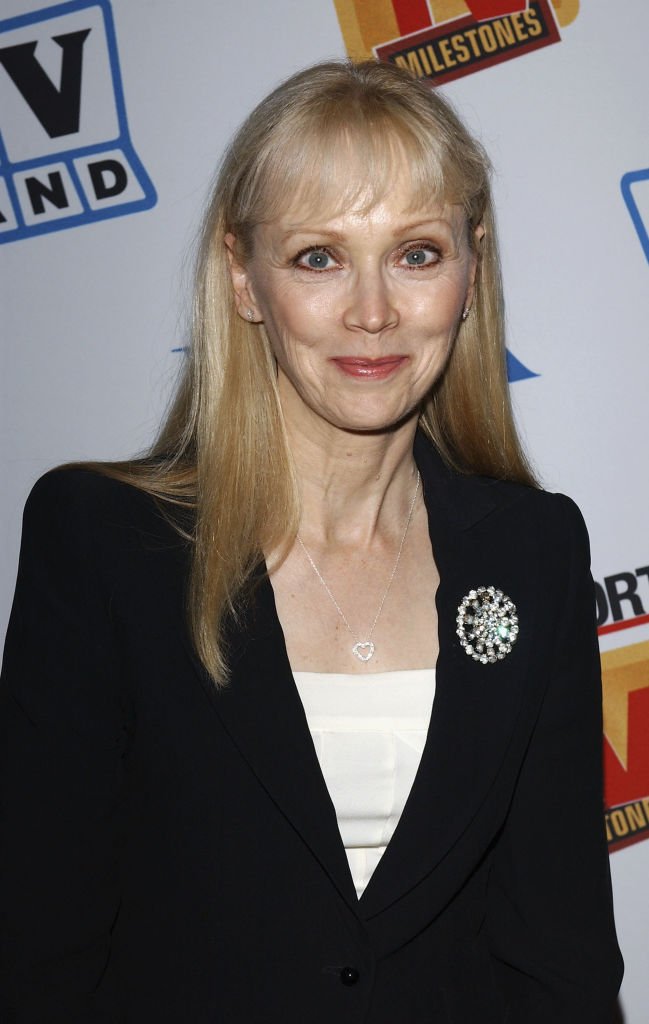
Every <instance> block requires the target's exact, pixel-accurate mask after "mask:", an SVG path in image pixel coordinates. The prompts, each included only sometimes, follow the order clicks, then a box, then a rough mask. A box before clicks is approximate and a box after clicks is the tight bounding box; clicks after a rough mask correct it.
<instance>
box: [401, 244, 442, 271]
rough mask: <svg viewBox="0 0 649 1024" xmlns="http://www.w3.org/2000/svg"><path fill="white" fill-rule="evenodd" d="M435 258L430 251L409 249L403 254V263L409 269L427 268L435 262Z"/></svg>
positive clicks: (435, 254) (434, 254)
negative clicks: (404, 262)
mask: <svg viewBox="0 0 649 1024" xmlns="http://www.w3.org/2000/svg"><path fill="white" fill-rule="evenodd" d="M436 256H437V253H435V252H434V251H433V250H432V249H424V248H420V249H410V250H409V251H408V252H407V253H406V254H405V261H406V265H407V266H409V267H427V266H430V264H431V263H434V262H435V261H436Z"/></svg>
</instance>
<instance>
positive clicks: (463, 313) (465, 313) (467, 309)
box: [462, 306, 471, 321]
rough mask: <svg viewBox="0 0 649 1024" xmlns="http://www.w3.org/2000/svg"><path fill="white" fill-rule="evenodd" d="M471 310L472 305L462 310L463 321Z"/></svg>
mask: <svg viewBox="0 0 649 1024" xmlns="http://www.w3.org/2000/svg"><path fill="white" fill-rule="evenodd" d="M470 312H471V308H470V306H466V307H465V308H464V310H463V312H462V320H463V321H464V320H466V319H467V317H468V315H469V313H470Z"/></svg>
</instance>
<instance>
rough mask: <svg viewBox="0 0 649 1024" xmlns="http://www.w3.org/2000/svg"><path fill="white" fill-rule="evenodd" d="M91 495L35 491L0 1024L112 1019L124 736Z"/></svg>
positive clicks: (28, 513)
mask: <svg viewBox="0 0 649 1024" xmlns="http://www.w3.org/2000/svg"><path fill="white" fill-rule="evenodd" d="M89 481H90V484H89ZM88 487H89V488H90V491H91V492H92V493H93V494H94V492H95V488H96V484H94V483H92V474H89V473H84V472H76V471H62V472H61V471H59V472H54V473H51V474H48V475H47V476H46V477H44V478H43V479H42V480H41V481H39V483H38V484H37V485H36V487H35V488H34V490H33V492H32V494H31V496H30V498H29V500H28V502H27V505H26V509H25V514H24V521H23V539H22V546H21V554H20V562H19V571H18V582H17V588H16V594H15V598H14V604H13V608H12V614H11V619H10V624H9V630H8V634H7V641H6V647H5V657H4V664H3V670H2V677H1V685H0V816H1V829H2V832H1V835H2V839H1V845H0V964H1V967H0V1019H1V1020H3V1021H14V1022H16V1024H31V1022H34V1024H36V1022H38V1024H50V1022H52V1024H53V1022H54V1021H56V1022H60V1021H61V1022H62V1021H65V1022H66V1024H82V1022H83V1024H98V1022H99V1021H104V1020H107V1019H108V1018H105V1017H103V1016H102V1015H101V1014H100V1012H99V1011H98V1010H97V1009H96V1007H95V992H96V989H97V987H98V986H99V983H100V981H101V978H102V974H103V972H104V970H105V968H106V964H107V959H108V953H109V945H110V932H111V925H112V924H113V922H114V920H115V917H116V914H117V912H118V908H119V895H118V894H119V889H118V872H117V851H118V836H119V827H118V818H119V806H120V792H121V787H122V781H123V780H122V763H123V759H122V756H121V753H122V748H123V743H124V728H123V724H122V722H123V714H122V709H121V701H120V698H119V692H118V686H117V679H118V666H117V664H116V654H115V644H114V638H113V636H112V630H111V622H110V616H109V607H108V604H109V595H108V594H107V593H106V588H105V586H104V585H102V582H101V580H100V573H99V572H98V569H97V557H96V554H97V548H98V544H97V541H96V538H95V537H94V536H93V529H94V532H95V533H96V532H97V531H96V522H95V526H94V528H93V516H92V515H91V514H90V512H89V508H88V501H87V494H86V491H87V490H88ZM94 518H95V520H96V517H94Z"/></svg>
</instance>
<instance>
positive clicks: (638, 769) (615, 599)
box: [595, 565, 649, 852]
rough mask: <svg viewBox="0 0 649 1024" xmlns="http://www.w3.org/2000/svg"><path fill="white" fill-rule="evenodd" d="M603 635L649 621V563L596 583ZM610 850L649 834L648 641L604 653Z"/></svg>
mask: <svg viewBox="0 0 649 1024" xmlns="http://www.w3.org/2000/svg"><path fill="white" fill-rule="evenodd" d="M595 590H596V596H597V619H598V632H599V634H600V636H606V635H608V634H612V633H613V634H615V633H619V632H620V631H626V630H627V629H631V628H634V627H640V626H647V625H649V565H645V566H641V567H640V568H637V569H635V570H633V571H631V570H628V571H626V572H619V573H615V574H613V575H611V576H607V577H606V578H605V579H604V580H603V582H602V583H599V582H598V583H596V584H595ZM602 684H603V694H604V779H605V781H604V791H605V801H606V809H605V820H606V835H607V839H608V846H609V850H610V851H611V852H613V851H614V850H620V849H623V848H624V847H625V846H630V845H631V844H632V843H637V842H640V841H641V840H643V839H649V742H648V739H647V737H649V641H643V642H640V643H633V644H630V645H629V646H626V647H618V648H616V649H615V650H611V651H605V652H603V654H602Z"/></svg>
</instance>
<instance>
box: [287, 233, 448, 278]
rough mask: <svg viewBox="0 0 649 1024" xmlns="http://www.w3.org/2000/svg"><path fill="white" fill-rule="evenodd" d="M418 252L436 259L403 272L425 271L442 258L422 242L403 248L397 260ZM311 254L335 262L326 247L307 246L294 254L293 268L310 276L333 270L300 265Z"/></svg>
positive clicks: (431, 246) (434, 247)
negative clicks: (318, 254) (427, 253)
mask: <svg viewBox="0 0 649 1024" xmlns="http://www.w3.org/2000/svg"><path fill="white" fill-rule="evenodd" d="M419 251H422V252H429V253H433V255H434V256H435V257H436V259H434V260H432V261H431V262H429V263H424V264H420V265H419V266H416V265H413V264H410V265H407V266H405V267H404V269H405V270H408V271H412V270H423V269H427V268H428V267H433V266H435V265H436V264H437V263H439V261H440V260H441V258H442V253H441V250H440V249H439V248H438V246H436V245H433V243H432V242H423V241H422V242H411V243H410V244H408V245H405V246H403V247H402V248H401V249H400V250H399V258H400V259H402V258H404V257H406V256H407V255H408V253H411V252H419ZM311 252H322V253H324V254H325V255H326V256H328V257H329V258H330V259H332V260H336V257H335V256H334V254H333V253H332V252H331V250H330V249H329V247H328V246H326V245H308V246H306V247H305V248H304V249H300V251H299V252H297V253H296V254H295V256H294V257H293V259H292V260H291V262H292V264H293V266H295V267H298V268H299V269H300V270H306V271H308V272H309V273H312V274H326V273H327V272H328V271H330V270H333V269H335V268H333V267H324V268H323V269H320V270H318V269H317V268H316V267H307V266H306V264H304V263H300V260H301V259H302V258H303V257H304V256H308V255H309V253H311ZM336 262H338V261H337V260H336Z"/></svg>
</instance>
